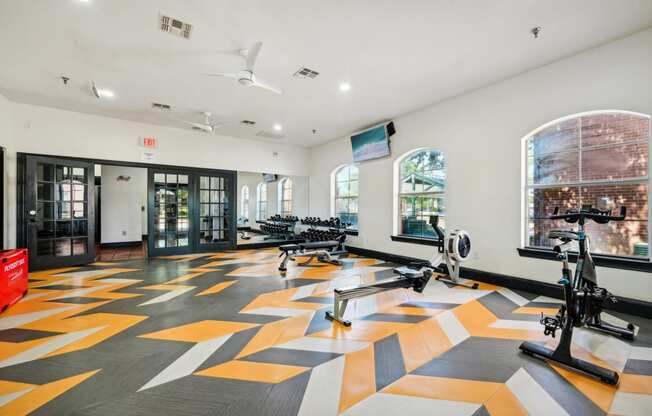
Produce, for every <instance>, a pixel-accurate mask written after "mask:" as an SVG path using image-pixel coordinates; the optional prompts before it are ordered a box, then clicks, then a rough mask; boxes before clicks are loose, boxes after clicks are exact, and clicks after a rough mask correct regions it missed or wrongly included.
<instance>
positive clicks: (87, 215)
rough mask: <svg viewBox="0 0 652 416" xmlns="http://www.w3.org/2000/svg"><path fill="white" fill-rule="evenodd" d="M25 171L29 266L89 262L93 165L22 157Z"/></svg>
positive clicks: (91, 256)
mask: <svg viewBox="0 0 652 416" xmlns="http://www.w3.org/2000/svg"><path fill="white" fill-rule="evenodd" d="M25 169H26V172H25V178H26V181H25V182H26V183H25V186H26V188H25V210H26V213H25V218H26V219H27V221H28V222H27V247H28V248H29V253H30V266H31V267H32V268H34V269H40V268H48V267H61V266H69V265H78V264H83V263H88V262H92V261H94V259H95V244H94V241H95V239H94V234H95V227H94V224H95V222H94V220H95V217H94V215H95V212H94V201H95V200H94V190H95V188H94V187H93V186H91V185H92V182H93V181H94V178H93V172H94V168H93V164H91V163H87V162H79V161H75V160H69V159H58V158H50V157H41V156H27V157H26V163H25ZM89 224H91V226H89Z"/></svg>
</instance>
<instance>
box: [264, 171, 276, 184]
mask: <svg viewBox="0 0 652 416" xmlns="http://www.w3.org/2000/svg"><path fill="white" fill-rule="evenodd" d="M277 178H278V176H276V175H275V174H273V173H263V181H264V182H274V181H275V180H276V179H277Z"/></svg>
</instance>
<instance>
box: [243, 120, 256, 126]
mask: <svg viewBox="0 0 652 416" xmlns="http://www.w3.org/2000/svg"><path fill="white" fill-rule="evenodd" d="M240 124H244V125H245V126H253V125H254V124H256V122H255V121H252V120H242V121H241V122H240Z"/></svg>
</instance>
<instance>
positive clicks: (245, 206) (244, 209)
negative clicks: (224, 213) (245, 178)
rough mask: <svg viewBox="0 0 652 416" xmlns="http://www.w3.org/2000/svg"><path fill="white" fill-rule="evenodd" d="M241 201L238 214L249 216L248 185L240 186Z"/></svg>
mask: <svg viewBox="0 0 652 416" xmlns="http://www.w3.org/2000/svg"><path fill="white" fill-rule="evenodd" d="M241 198H242V203H241V204H240V207H241V208H240V216H241V217H244V218H249V187H248V186H247V185H245V186H243V187H242V195H241Z"/></svg>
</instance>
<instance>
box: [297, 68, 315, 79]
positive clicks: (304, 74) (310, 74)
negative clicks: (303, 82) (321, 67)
mask: <svg viewBox="0 0 652 416" xmlns="http://www.w3.org/2000/svg"><path fill="white" fill-rule="evenodd" d="M317 75H319V72H317V71H315V70H312V69H310V68H306V67H303V68H300V69H299V70H298V71H297V72H295V73H294V77H295V78H305V79H315V78H317Z"/></svg>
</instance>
